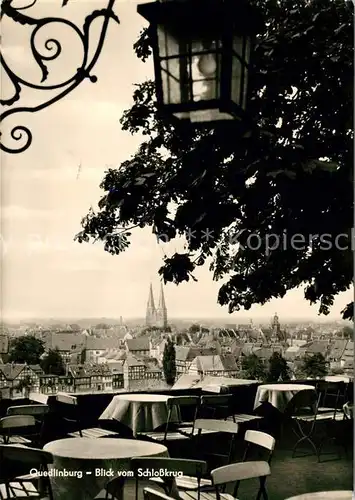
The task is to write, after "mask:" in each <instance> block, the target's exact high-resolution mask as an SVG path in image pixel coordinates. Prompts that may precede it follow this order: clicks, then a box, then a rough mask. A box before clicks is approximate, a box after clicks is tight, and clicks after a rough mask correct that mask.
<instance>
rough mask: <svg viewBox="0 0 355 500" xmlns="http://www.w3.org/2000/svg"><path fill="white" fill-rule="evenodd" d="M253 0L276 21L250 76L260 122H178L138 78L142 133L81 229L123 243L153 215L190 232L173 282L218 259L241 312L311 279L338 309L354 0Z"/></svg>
mask: <svg viewBox="0 0 355 500" xmlns="http://www.w3.org/2000/svg"><path fill="white" fill-rule="evenodd" d="M252 3H254V4H255V5H256V6H257V7H258V8H259V9H260V11H261V12H262V13H263V15H264V18H265V21H266V23H265V30H264V32H263V33H260V35H259V36H258V39H257V44H256V48H255V53H254V58H253V61H254V70H253V71H252V72H251V77H250V83H249V86H250V96H249V106H248V112H249V115H250V117H251V118H252V120H253V122H254V126H253V129H252V130H251V133H250V134H248V136H242V135H241V134H240V131H239V129H238V128H237V126H236V125H235V124H234V123H233V122H232V123H228V124H225V125H220V126H219V127H218V128H214V129H212V130H211V129H206V130H199V131H196V130H194V129H192V128H189V127H187V126H173V125H172V124H171V123H169V122H168V121H167V120H163V119H162V118H161V116H160V115H159V114H158V113H157V109H156V103H155V94H154V90H155V89H154V84H153V83H152V82H145V83H143V84H140V85H137V88H136V90H135V92H134V96H133V99H134V104H133V106H132V108H131V109H130V110H128V111H126V112H125V113H124V116H123V117H122V120H121V123H122V127H123V129H124V130H126V131H129V132H131V133H132V134H135V133H141V134H143V136H144V140H143V142H142V143H141V145H140V147H139V149H138V151H137V152H136V154H135V155H134V156H133V157H132V158H130V159H127V160H126V161H124V162H123V163H122V164H121V165H120V167H119V168H118V169H109V170H108V171H107V173H106V176H105V178H104V180H103V181H102V184H101V188H102V189H103V190H104V192H105V194H104V196H103V197H102V199H101V200H100V202H99V208H98V211H97V212H94V211H93V210H91V211H90V212H89V214H88V215H87V216H86V217H85V218H84V219H83V221H82V228H83V229H82V231H81V232H80V233H79V234H78V235H77V239H78V241H79V242H83V241H90V240H102V241H104V243H105V250H106V251H108V252H110V253H112V254H119V253H120V252H122V251H124V250H125V249H126V248H127V247H128V246H129V236H130V231H131V230H132V228H136V227H140V228H143V227H145V226H148V227H151V228H152V232H153V234H154V235H155V237H156V238H157V239H158V241H159V242H161V243H162V244H164V243H165V242H167V241H170V240H172V239H174V238H176V237H179V236H182V237H184V238H186V250H185V251H184V252H183V253H175V254H174V255H171V256H166V257H165V258H164V264H163V266H162V267H161V269H160V271H159V273H160V274H161V276H162V278H163V279H164V281H165V282H168V281H170V282H174V283H180V282H182V281H184V280H187V281H188V280H189V279H196V278H195V277H194V276H193V273H194V271H195V270H196V268H197V267H198V266H203V265H205V264H209V265H210V269H211V271H212V272H213V279H214V280H223V281H224V284H223V285H222V286H221V288H220V290H219V295H218V301H219V303H220V304H222V305H228V308H229V311H230V312H233V311H237V310H239V309H240V308H245V309H249V308H250V307H251V306H252V305H253V304H255V303H259V304H264V303H265V302H267V301H268V300H270V299H271V298H273V297H283V296H284V295H285V294H286V292H287V291H288V290H290V289H293V288H296V287H299V286H303V287H304V291H305V298H306V299H307V300H308V301H309V302H310V303H318V304H319V312H320V313H322V314H328V313H329V311H330V308H331V306H332V305H333V302H334V297H335V296H336V295H337V294H338V293H339V292H342V291H345V290H347V289H348V288H349V287H350V286H351V283H352V277H353V259H352V252H351V248H350V243H351V238H352V234H351V227H352V223H353V185H352V182H353V132H352V129H353V26H352V24H353V3H352V2H347V1H344V0H308V1H306V0H253V1H252ZM149 42H150V40H149V30H146V31H144V32H143V33H142V35H141V37H140V39H139V41H138V42H137V43H136V45H135V50H136V53H137V55H138V57H140V58H141V59H143V60H145V59H147V58H148V57H149V54H150V47H149ZM149 64H150V62H149ZM339 235H341V236H339ZM277 242H278V243H277ZM344 305H345V304H344ZM344 317H347V318H352V317H353V308H352V304H349V305H348V306H347V307H345V308H344Z"/></svg>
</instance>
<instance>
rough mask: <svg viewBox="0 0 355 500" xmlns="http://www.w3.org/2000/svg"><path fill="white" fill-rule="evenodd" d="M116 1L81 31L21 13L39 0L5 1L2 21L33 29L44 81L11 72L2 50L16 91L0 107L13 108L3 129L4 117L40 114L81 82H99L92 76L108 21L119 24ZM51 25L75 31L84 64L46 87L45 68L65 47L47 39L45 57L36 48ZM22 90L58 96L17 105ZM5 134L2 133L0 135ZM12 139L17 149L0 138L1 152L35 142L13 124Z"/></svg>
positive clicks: (67, 22) (66, 22)
mask: <svg viewBox="0 0 355 500" xmlns="http://www.w3.org/2000/svg"><path fill="white" fill-rule="evenodd" d="M114 2H115V0H109V1H108V5H107V7H106V8H104V9H100V10H95V11H94V12H92V13H91V14H90V15H88V16H87V17H86V19H85V22H84V25H83V28H82V30H80V29H79V28H78V27H77V26H76V25H75V24H74V23H73V22H71V21H70V20H68V19H64V18H58V17H46V18H42V19H35V18H33V17H30V16H28V15H26V14H24V13H23V12H21V11H22V10H25V9H29V8H30V7H33V6H34V5H35V4H36V3H37V0H32V3H31V4H30V5H27V6H26V7H21V8H15V7H13V6H12V5H11V3H12V0H3V1H2V4H1V18H2V17H4V16H7V17H8V18H10V19H11V20H12V21H14V22H16V23H19V24H22V25H27V26H32V27H33V30H32V33H31V38H30V48H31V52H32V56H33V58H34V60H35V62H36V63H37V65H38V66H39V68H40V70H41V72H42V79H41V82H40V83H33V82H30V81H27V80H25V79H24V78H22V77H21V76H19V75H17V74H16V73H14V72H13V71H12V69H11V68H10V66H9V65H8V64H7V62H6V58H5V57H4V51H3V50H2V51H1V65H2V69H3V70H4V71H5V73H6V75H7V77H8V78H9V79H10V80H11V82H12V84H13V87H14V89H15V92H14V94H13V95H12V96H11V97H10V98H8V99H0V104H1V105H2V106H4V107H5V106H6V107H11V108H10V109H8V110H6V111H4V112H2V113H1V114H0V126H2V124H3V121H4V120H5V118H8V117H10V116H13V115H15V114H19V113H35V112H36V111H41V110H42V109H44V108H47V107H48V106H50V105H51V104H54V103H55V102H57V101H59V100H60V99H62V98H63V97H65V96H66V95H68V94H69V93H70V92H72V90H74V89H75V88H76V87H77V86H78V85H80V83H81V82H82V81H83V80H85V79H86V78H89V80H90V81H91V82H96V81H97V77H96V76H95V75H93V74H92V73H91V71H92V69H93V68H94V66H95V64H96V62H97V60H98V58H99V56H100V54H101V50H102V47H103V44H104V41H105V37H106V32H107V28H108V24H109V20H110V19H113V20H114V21H116V22H117V23H119V19H118V17H117V16H116V14H115V13H114V11H113V6H114ZM67 3H68V0H63V3H62V7H65V6H66V4H67ZM1 18H0V19H1ZM97 18H103V24H102V29H101V33H100V37H99V40H98V45H97V48H96V50H95V52H94V54H93V56H92V57H91V58H90V60H89V32H90V28H91V25H92V23H93V21H94V20H96V19H97ZM51 24H59V25H62V26H66V27H69V28H70V29H72V30H73V32H74V33H75V34H76V36H77V37H78V39H79V41H80V42H81V46H82V63H81V65H80V67H79V68H78V69H77V70H76V72H75V74H74V75H73V76H71V77H70V78H68V79H67V80H66V81H64V82H61V83H57V84H47V79H48V76H49V71H48V68H47V66H46V63H47V61H53V60H55V59H57V58H58V56H59V55H60V54H61V52H62V44H61V43H60V41H59V40H57V39H56V38H53V37H51V38H48V39H46V41H45V43H44V49H42V52H44V51H46V52H47V53H46V54H43V53H41V51H40V50H38V48H37V46H36V37H37V36H38V33H39V31H40V30H41V29H42V28H44V27H45V26H49V25H51ZM23 87H28V88H30V89H34V90H42V91H43V92H44V91H46V90H47V91H52V92H53V91H56V90H58V93H57V94H56V95H54V96H53V95H52V96H51V97H50V98H49V99H48V100H46V101H44V102H42V103H41V104H39V105H38V106H33V107H26V106H20V105H15V106H14V104H15V103H17V102H18V101H19V100H20V97H21V91H22V89H23ZM2 135H3V134H1V133H0V136H2ZM9 136H10V138H11V139H12V140H13V141H15V142H16V144H15V146H13V147H11V146H8V145H5V144H3V141H2V137H0V149H1V150H3V151H5V152H7V153H22V152H23V151H25V150H26V149H28V148H29V147H30V145H31V143H32V133H31V131H30V130H29V129H28V128H27V127H26V126H24V125H14V126H12V128H11V130H10V132H9Z"/></svg>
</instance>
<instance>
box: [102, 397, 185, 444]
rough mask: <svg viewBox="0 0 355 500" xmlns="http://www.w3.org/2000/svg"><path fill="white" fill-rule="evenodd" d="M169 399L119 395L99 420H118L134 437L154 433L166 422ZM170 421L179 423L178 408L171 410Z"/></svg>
mask: <svg viewBox="0 0 355 500" xmlns="http://www.w3.org/2000/svg"><path fill="white" fill-rule="evenodd" d="M169 398H171V396H164V395H162V394H120V395H118V396H114V398H113V399H112V401H111V403H110V404H109V405H108V407H107V408H106V410H105V411H104V412H103V413H102V415H101V416H100V419H115V420H118V421H119V422H121V423H122V424H124V425H127V426H128V427H130V428H131V429H132V431H133V434H134V435H136V434H137V432H149V431H154V430H155V429H157V428H158V427H160V426H161V425H163V424H165V423H166V422H167V420H168V407H167V404H166V403H167V401H168V399H169ZM170 421H171V422H178V421H179V409H178V408H176V407H174V408H173V411H172V416H171V419H170Z"/></svg>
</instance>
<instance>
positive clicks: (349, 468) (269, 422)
mask: <svg viewBox="0 0 355 500" xmlns="http://www.w3.org/2000/svg"><path fill="white" fill-rule="evenodd" d="M292 383H294V384H300V383H302V384H307V385H315V384H316V382H315V381H310V380H306V381H293V382H292ZM258 387H259V384H251V385H240V386H235V387H231V388H229V390H228V393H232V394H233V398H232V399H231V401H232V406H230V407H229V408H228V412H229V413H230V415H232V414H252V413H258V414H259V415H261V416H263V419H262V420H260V421H259V424H258V425H259V430H262V431H264V432H267V433H269V434H271V435H272V436H274V437H275V439H276V446H275V450H274V453H273V458H272V463H271V476H270V477H268V479H267V492H268V496H269V499H270V500H285V499H287V498H289V497H291V496H294V495H298V494H302V493H306V492H312V491H327V490H332V491H333V490H351V489H352V487H353V449H352V448H353V447H352V441H353V429H352V422H351V421H348V420H340V419H339V420H338V421H336V422H334V426H332V436H333V437H336V439H332V440H331V439H329V440H327V441H326V443H325V445H324V447H323V449H322V453H321V455H320V461H318V460H317V457H316V455H315V454H313V455H311V454H310V453H309V454H308V455H307V456H298V455H297V456H296V457H295V458H293V456H292V448H293V445H294V443H295V436H294V434H293V432H292V429H291V426H290V423H289V422H286V423H284V424H283V426H281V423H282V420H283V419H282V415H280V412H279V411H277V410H276V409H275V408H273V407H272V406H271V405H268V404H265V405H261V406H260V407H259V408H258V409H257V410H255V411H254V402H255V397H256V394H257V390H258ZM352 393H353V384H349V385H348V386H347V394H346V396H345V397H346V399H347V400H352ZM147 394H148V393H147ZM150 394H153V393H152V392H151V393H150ZM159 394H166V395H169V396H172V395H174V396H186V395H190V396H191V395H197V396H201V394H203V391H202V390H201V389H200V388H196V389H180V390H174V391H165V392H163V391H159ZM76 396H77V400H78V407H79V408H80V415H81V427H82V428H89V427H92V426H94V427H97V426H98V419H99V417H100V415H101V414H102V412H103V411H104V410H105V409H106V408H107V406H108V405H109V403H110V402H111V400H112V398H113V396H114V394H78V395H76ZM45 398H47V397H46V396H45ZM42 402H45V401H44V400H43V401H42ZM0 403H1V405H0V411H1V414H0V416H1V417H3V416H5V415H6V412H7V408H8V407H9V406H13V405H14V404H16V405H19V404H29V403H33V401H30V400H22V401H19V400H16V403H14V402H13V401H11V400H2V401H1V402H0ZM47 404H48V405H49V406H50V408H51V413H50V414H49V415H48V416H50V417H51V419H50V421H49V423H48V425H47V428H46V429H45V431H44V433H43V435H42V442H41V446H43V445H44V444H45V443H48V442H51V441H53V440H56V439H61V438H65V437H67V436H68V427H67V425H66V424H65V420H64V419H65V417H68V414H66V412H67V408H66V405H63V404H61V403H58V402H57V401H56V398H55V397H54V396H49V397H48V400H47ZM329 405H330V406H331V402H330V400H329ZM181 416H182V420H184V421H191V420H192V419H193V413H192V409H191V408H189V407H181ZM207 418H208V417H207ZM213 418H216V416H214V417H213ZM220 418H222V417H221V416H220ZM223 418H224V416H223ZM328 425H329V421H328V422H327V421H324V422H319V425H318V423H317V428H318V430H317V435H319V436H323V437H324V436H325V435H326V433H327V432H329V427H328ZM44 427H45V426H44ZM243 427H244V426H243V425H242V426H240V429H241V431H240V432H239V433H238V435H237V438H236V446H235V454H234V455H233V462H238V461H241V460H242V458H243V453H244V448H245V443H244V431H243ZM248 427H249V428H255V423H252V422H251V423H250V424H248ZM112 429H113V427H112ZM117 429H118V427H117ZM122 429H123V427H122V428H120V429H119V432H120V434H121V436H122ZM334 429H335V432H334ZM128 435H129V432H128V434H127V435H125V436H124V437H127V436H128ZM122 437H123V436H122ZM329 437H330V435H329ZM132 438H133V437H132ZM104 439H105V438H103V444H104ZM133 439H134V438H133ZM138 439H140V437H138ZM202 440H203V441H202V442H203V446H202V448H205V449H206V450H207V449H208V450H209V451H211V453H220V454H221V453H224V452H225V451H226V447H227V442H226V441H224V440H223V436H219V437H218V439H216V436H215V435H212V436H209V435H208V434H207V435H206V436H202ZM168 450H169V455H170V456H171V457H180V458H196V454H195V449H194V446H191V441H190V440H189V439H186V440H178V441H176V442H173V441H172V442H171V443H169V445H168ZM299 451H302V449H300V450H299ZM305 451H308V452H311V449H310V448H309V447H308V448H305ZM256 458H257V457H256V456H255V457H254V456H253V455H252V456H251V457H248V460H250V459H256ZM222 464H223V462H220V463H219V464H218V465H222ZM213 465H214V462H213V464H212V462H211V463H210V464H209V466H210V467H211V468H212V467H213ZM147 486H150V487H151V486H152V483H151V482H149V481H140V484H139V498H143V497H142V490H143V488H144V487H147ZM256 493H257V480H249V481H246V482H242V484H241V487H240V490H239V492H238V498H240V499H243V500H254V499H255V497H256ZM133 499H135V486H134V480H133V479H128V480H127V481H126V484H125V500H133Z"/></svg>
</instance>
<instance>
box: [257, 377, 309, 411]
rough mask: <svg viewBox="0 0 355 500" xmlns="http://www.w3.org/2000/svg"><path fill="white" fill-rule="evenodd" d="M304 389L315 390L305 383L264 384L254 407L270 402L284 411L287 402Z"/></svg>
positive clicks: (260, 388) (260, 387) (258, 391)
mask: <svg viewBox="0 0 355 500" xmlns="http://www.w3.org/2000/svg"><path fill="white" fill-rule="evenodd" d="M303 390H310V391H314V390H315V388H314V387H313V386H311V385H305V384H264V385H260V386H259V387H258V390H257V392H256V396H255V403H254V409H255V408H257V407H258V406H260V405H261V404H262V403H270V404H271V405H272V406H274V407H275V408H277V409H278V410H279V411H280V412H282V413H283V412H284V411H285V409H286V406H287V404H288V403H289V401H291V399H292V398H293V396H294V395H295V394H297V393H298V392H300V391H303Z"/></svg>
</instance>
